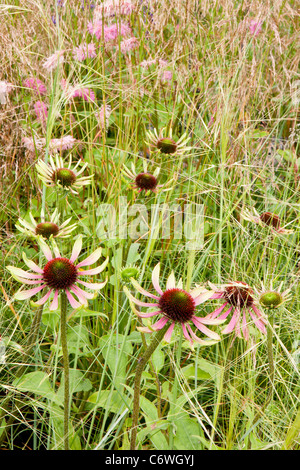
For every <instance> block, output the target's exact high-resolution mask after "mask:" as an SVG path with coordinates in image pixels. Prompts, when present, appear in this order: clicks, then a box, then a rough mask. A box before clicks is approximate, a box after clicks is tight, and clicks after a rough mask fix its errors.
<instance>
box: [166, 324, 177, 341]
mask: <svg viewBox="0 0 300 470" xmlns="http://www.w3.org/2000/svg"><path fill="white" fill-rule="evenodd" d="M174 326H175V322H173V323H171V326H170V328H168V330H167V332H166V334H165V336H164V340H165V341H166V342H167V343H169V342H170V341H171V336H172V333H173V330H174Z"/></svg>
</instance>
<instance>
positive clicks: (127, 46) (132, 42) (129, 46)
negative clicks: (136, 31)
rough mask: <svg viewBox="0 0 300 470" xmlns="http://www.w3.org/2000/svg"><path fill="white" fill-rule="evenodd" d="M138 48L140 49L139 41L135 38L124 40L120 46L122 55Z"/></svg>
mask: <svg viewBox="0 0 300 470" xmlns="http://www.w3.org/2000/svg"><path fill="white" fill-rule="evenodd" d="M137 47H139V40H138V39H137V38H135V37H132V38H129V39H124V40H123V41H122V42H121V44H120V48H121V52H122V54H126V53H127V52H130V51H132V50H133V49H136V48H137Z"/></svg>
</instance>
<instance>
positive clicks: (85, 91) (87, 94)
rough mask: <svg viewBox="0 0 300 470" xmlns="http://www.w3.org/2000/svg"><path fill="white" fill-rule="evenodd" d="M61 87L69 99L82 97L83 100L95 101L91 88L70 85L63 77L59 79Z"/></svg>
mask: <svg viewBox="0 0 300 470" xmlns="http://www.w3.org/2000/svg"><path fill="white" fill-rule="evenodd" d="M61 87H62V89H63V90H64V92H65V94H66V99H67V100H71V99H72V98H83V99H84V100H85V101H95V99H96V96H95V93H94V92H93V90H90V89H89V88H84V87H80V86H78V85H77V86H71V85H69V84H68V83H67V81H66V80H65V79H62V80H61Z"/></svg>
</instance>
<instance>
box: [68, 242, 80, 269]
mask: <svg viewBox="0 0 300 470" xmlns="http://www.w3.org/2000/svg"><path fill="white" fill-rule="evenodd" d="M81 248H82V237H79V238H77V240H76V242H75V243H74V246H73V250H72V254H71V258H70V261H71V263H74V261H75V260H76V259H77V258H78V256H79V253H80V252H81ZM78 267H79V265H77V266H76V268H78Z"/></svg>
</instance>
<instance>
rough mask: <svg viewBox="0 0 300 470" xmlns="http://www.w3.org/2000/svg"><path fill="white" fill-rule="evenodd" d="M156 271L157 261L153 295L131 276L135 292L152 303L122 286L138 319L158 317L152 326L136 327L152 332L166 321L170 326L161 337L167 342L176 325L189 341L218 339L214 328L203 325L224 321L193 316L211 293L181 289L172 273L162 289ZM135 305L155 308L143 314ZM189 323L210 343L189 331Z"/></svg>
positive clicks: (153, 273) (200, 289) (217, 323)
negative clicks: (148, 298) (136, 296)
mask: <svg viewBox="0 0 300 470" xmlns="http://www.w3.org/2000/svg"><path fill="white" fill-rule="evenodd" d="M159 271H160V263H158V264H157V265H156V266H155V268H154V269H153V272H152V284H153V287H154V288H155V290H156V294H152V293H151V292H147V291H146V290H145V289H143V288H142V287H141V286H140V285H139V284H138V282H137V281H136V280H135V279H133V278H131V282H132V285H133V286H134V287H135V288H136V290H137V291H138V292H140V293H141V294H142V295H145V296H147V297H150V298H151V299H153V302H151V303H150V302H149V303H148V302H143V301H141V300H138V299H136V298H135V297H133V295H132V294H131V293H130V292H129V290H128V288H127V287H126V286H125V287H124V291H125V293H126V295H127V297H128V298H129V301H130V305H131V308H132V310H133V312H134V313H135V314H136V315H138V316H139V317H140V318H152V317H155V316H158V317H160V318H159V320H158V321H156V322H155V323H153V324H152V325H151V326H150V325H149V327H139V328H138V329H139V330H140V331H142V332H144V333H151V332H153V331H157V330H160V329H162V328H163V327H164V326H165V325H166V324H167V323H168V322H170V327H169V328H168V330H167V332H166V334H165V336H164V339H165V341H167V342H170V340H171V336H172V333H173V330H174V327H175V325H179V326H181V328H182V331H183V335H184V337H185V339H186V340H187V341H189V342H190V343H191V344H192V343H193V341H196V342H197V343H200V344H202V345H208V344H213V343H214V342H215V341H218V340H220V336H219V335H218V334H217V333H215V332H214V331H211V330H209V329H208V328H207V327H206V325H219V324H220V323H222V322H223V321H221V320H214V319H212V318H208V317H198V316H196V307H197V306H198V305H200V304H202V303H204V302H205V301H206V300H208V299H210V298H211V296H212V295H213V293H212V292H211V291H206V290H205V289H203V288H200V287H198V288H196V289H194V290H191V291H190V292H186V291H185V290H183V288H182V281H181V280H180V281H179V282H178V283H177V284H176V280H175V276H174V273H173V272H172V273H171V274H170V276H169V277H168V279H167V284H166V290H164V291H163V290H162V289H161V287H160V281H159ZM134 305H138V306H139V307H148V308H151V310H153V309H154V311H151V312H148V313H142V312H141V311H140V310H137V309H136V307H135V306H134ZM190 322H191V323H192V324H193V325H194V326H195V327H196V328H197V330H199V331H200V332H202V333H203V334H204V335H206V336H207V337H208V338H210V339H211V340H213V342H211V341H207V340H204V339H201V338H199V337H198V336H197V335H196V334H195V333H194V331H193V330H192V328H191V326H190V324H189V323H190Z"/></svg>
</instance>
